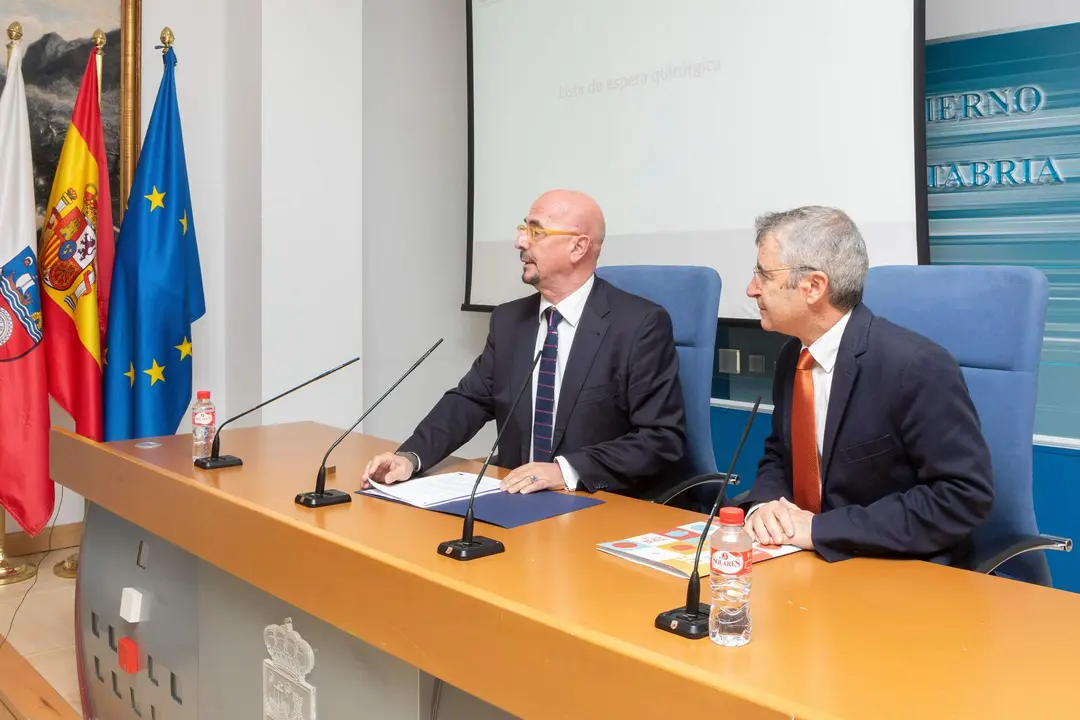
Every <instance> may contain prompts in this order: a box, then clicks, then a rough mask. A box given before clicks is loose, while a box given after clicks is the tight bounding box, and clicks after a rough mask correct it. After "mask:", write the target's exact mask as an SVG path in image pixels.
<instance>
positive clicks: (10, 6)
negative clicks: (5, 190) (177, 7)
mask: <svg viewBox="0 0 1080 720" xmlns="http://www.w3.org/2000/svg"><path fill="white" fill-rule="evenodd" d="M0 14H2V16H0V27H2V28H8V27H9V25H10V24H11V23H13V22H18V23H19V24H20V25H21V27H22V39H21V40H20V46H21V47H22V50H23V79H24V81H25V83H26V102H27V106H28V108H27V109H28V112H29V115H30V142H31V154H32V157H33V163H34V197H35V201H36V204H37V215H38V230H39V231H40V229H41V223H42V221H43V219H44V217H45V206H46V205H47V204H48V202H49V192H50V191H51V190H52V182H53V175H54V174H55V173H56V165H57V162H58V161H59V160H60V151H61V149H62V148H63V146H64V138H65V137H66V135H67V129H68V125H69V124H70V122H71V113H72V110H73V109H74V107H75V97H76V95H77V93H78V91H79V84H80V82H81V81H82V76H83V71H84V70H85V69H86V62H87V59H88V58H89V56H90V51H91V49H92V48H93V47H94V33H95V31H97V30H101V31H102V32H104V34H105V45H104V47H103V48H102V51H103V58H102V64H101V118H102V125H103V127H104V132H105V154H106V155H107V157H108V164H109V192H110V193H111V195H112V206H113V222H114V224H115V225H116V230H117V231H118V230H119V225H120V221H121V219H122V217H123V210H124V207H125V206H126V205H127V196H128V190H129V189H130V187H131V179H132V176H133V175H134V174H135V163H136V161H137V160H138V155H139V141H140V137H141V133H140V131H139V118H140V98H139V90H140V75H141V73H140V67H139V66H140V62H139V57H140V51H141V47H140V46H141V42H140V37H141V33H142V0H80V1H79V2H70V1H69V0H14V2H6V3H4V4H3V10H0ZM2 37H3V42H2V43H0V44H6V43H7V36H6V35H4V36H2ZM0 62H3V63H5V65H4V66H0V91H2V89H3V86H4V84H5V82H6V70H7V67H6V62H7V59H6V53H5V52H2V51H0Z"/></svg>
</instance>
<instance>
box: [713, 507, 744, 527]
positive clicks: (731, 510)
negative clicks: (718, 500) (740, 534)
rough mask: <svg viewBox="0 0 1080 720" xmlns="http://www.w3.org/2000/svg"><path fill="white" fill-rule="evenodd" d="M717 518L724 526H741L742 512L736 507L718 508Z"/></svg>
mask: <svg viewBox="0 0 1080 720" xmlns="http://www.w3.org/2000/svg"><path fill="white" fill-rule="evenodd" d="M717 517H718V518H719V519H720V522H721V523H723V524H724V525H742V522H743V511H742V508H737V507H726V508H720V513H719V514H718V515H717Z"/></svg>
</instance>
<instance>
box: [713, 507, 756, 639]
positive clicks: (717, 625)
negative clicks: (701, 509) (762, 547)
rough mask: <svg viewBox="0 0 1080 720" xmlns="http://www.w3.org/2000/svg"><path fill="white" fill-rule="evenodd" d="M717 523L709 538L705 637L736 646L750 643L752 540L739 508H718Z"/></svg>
mask: <svg viewBox="0 0 1080 720" xmlns="http://www.w3.org/2000/svg"><path fill="white" fill-rule="evenodd" d="M717 520H718V521H719V523H720V526H719V527H718V528H717V529H716V531H715V532H713V534H712V537H711V538H709V543H710V551H709V568H710V572H709V587H710V589H711V590H712V607H711V609H710V611H709V639H711V640H712V641H713V642H714V643H716V644H717V645H725V646H727V647H738V646H740V645H745V644H746V643H748V642H750V576H751V571H752V569H753V567H752V562H751V561H752V559H753V542H752V541H751V540H750V536H749V535H748V534H747V533H746V531H745V530H744V529H743V511H742V509H741V508H735V507H728V508H721V509H720V512H719V514H718V515H717Z"/></svg>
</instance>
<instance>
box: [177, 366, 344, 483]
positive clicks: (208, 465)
mask: <svg viewBox="0 0 1080 720" xmlns="http://www.w3.org/2000/svg"><path fill="white" fill-rule="evenodd" d="M359 359H360V358H359V357H354V358H353V359H352V360H348V361H346V362H343V363H341V364H340V365H338V366H337V367H336V368H331V369H330V370H327V371H326V372H324V373H322V374H321V375H316V376H315V377H313V378H311V379H310V380H307V381H305V382H302V383H300V384H299V385H297V386H296V387H294V388H292V389H290V390H286V391H285V392H283V393H281V394H280V395H275V396H274V397H272V398H270V399H269V400H265V401H263V402H261V403H259V404H258V405H256V406H255V407H253V408H251V409H249V410H245V411H244V412H242V413H240V414H239V415H233V416H232V417H231V418H229V419H228V420H226V421H225V422H223V423H221V424H220V425H218V427H217V431H216V432H215V433H214V442H213V444H211V446H210V456H209V457H204V458H196V459H195V467H197V468H202V469H203V470H220V469H221V468H227V467H236V466H237V465H243V464H244V461H243V460H241V459H240V458H238V457H236V456H235V455H221V454H220V452H221V430H222V429H223V428H224V427H225V426H226V425H228V424H229V423H231V422H232V421H233V420H239V419H240V418H242V417H244V416H245V415H247V414H248V413H253V412H255V411H256V410H258V409H259V408H261V407H265V406H267V405H269V404H270V403H272V402H274V401H275V400H280V399H281V398H283V397H285V396H286V395H288V394H289V393H292V392H296V391H297V390H299V389H300V388H302V387H306V386H307V385H310V384H311V383H313V382H315V381H316V380H322V379H323V378H324V377H326V376H327V375H332V374H334V373H336V372H337V371H338V370H340V369H341V368H343V367H348V366H349V365H352V364H353V363H354V362H356V361H357V360H359Z"/></svg>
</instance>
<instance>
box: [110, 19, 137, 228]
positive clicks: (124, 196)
mask: <svg viewBox="0 0 1080 720" xmlns="http://www.w3.org/2000/svg"><path fill="white" fill-rule="evenodd" d="M141 119H142V0H121V1H120V178H119V179H120V187H118V188H117V192H119V193H120V217H118V218H116V223H117V225H119V224H120V220H122V219H123V213H124V211H125V210H127V201H128V195H129V194H130V193H131V182H132V179H133V178H134V177H135V165H136V164H137V163H138V161H139V144H140V141H141V139H142V132H141V128H140V124H141Z"/></svg>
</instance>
